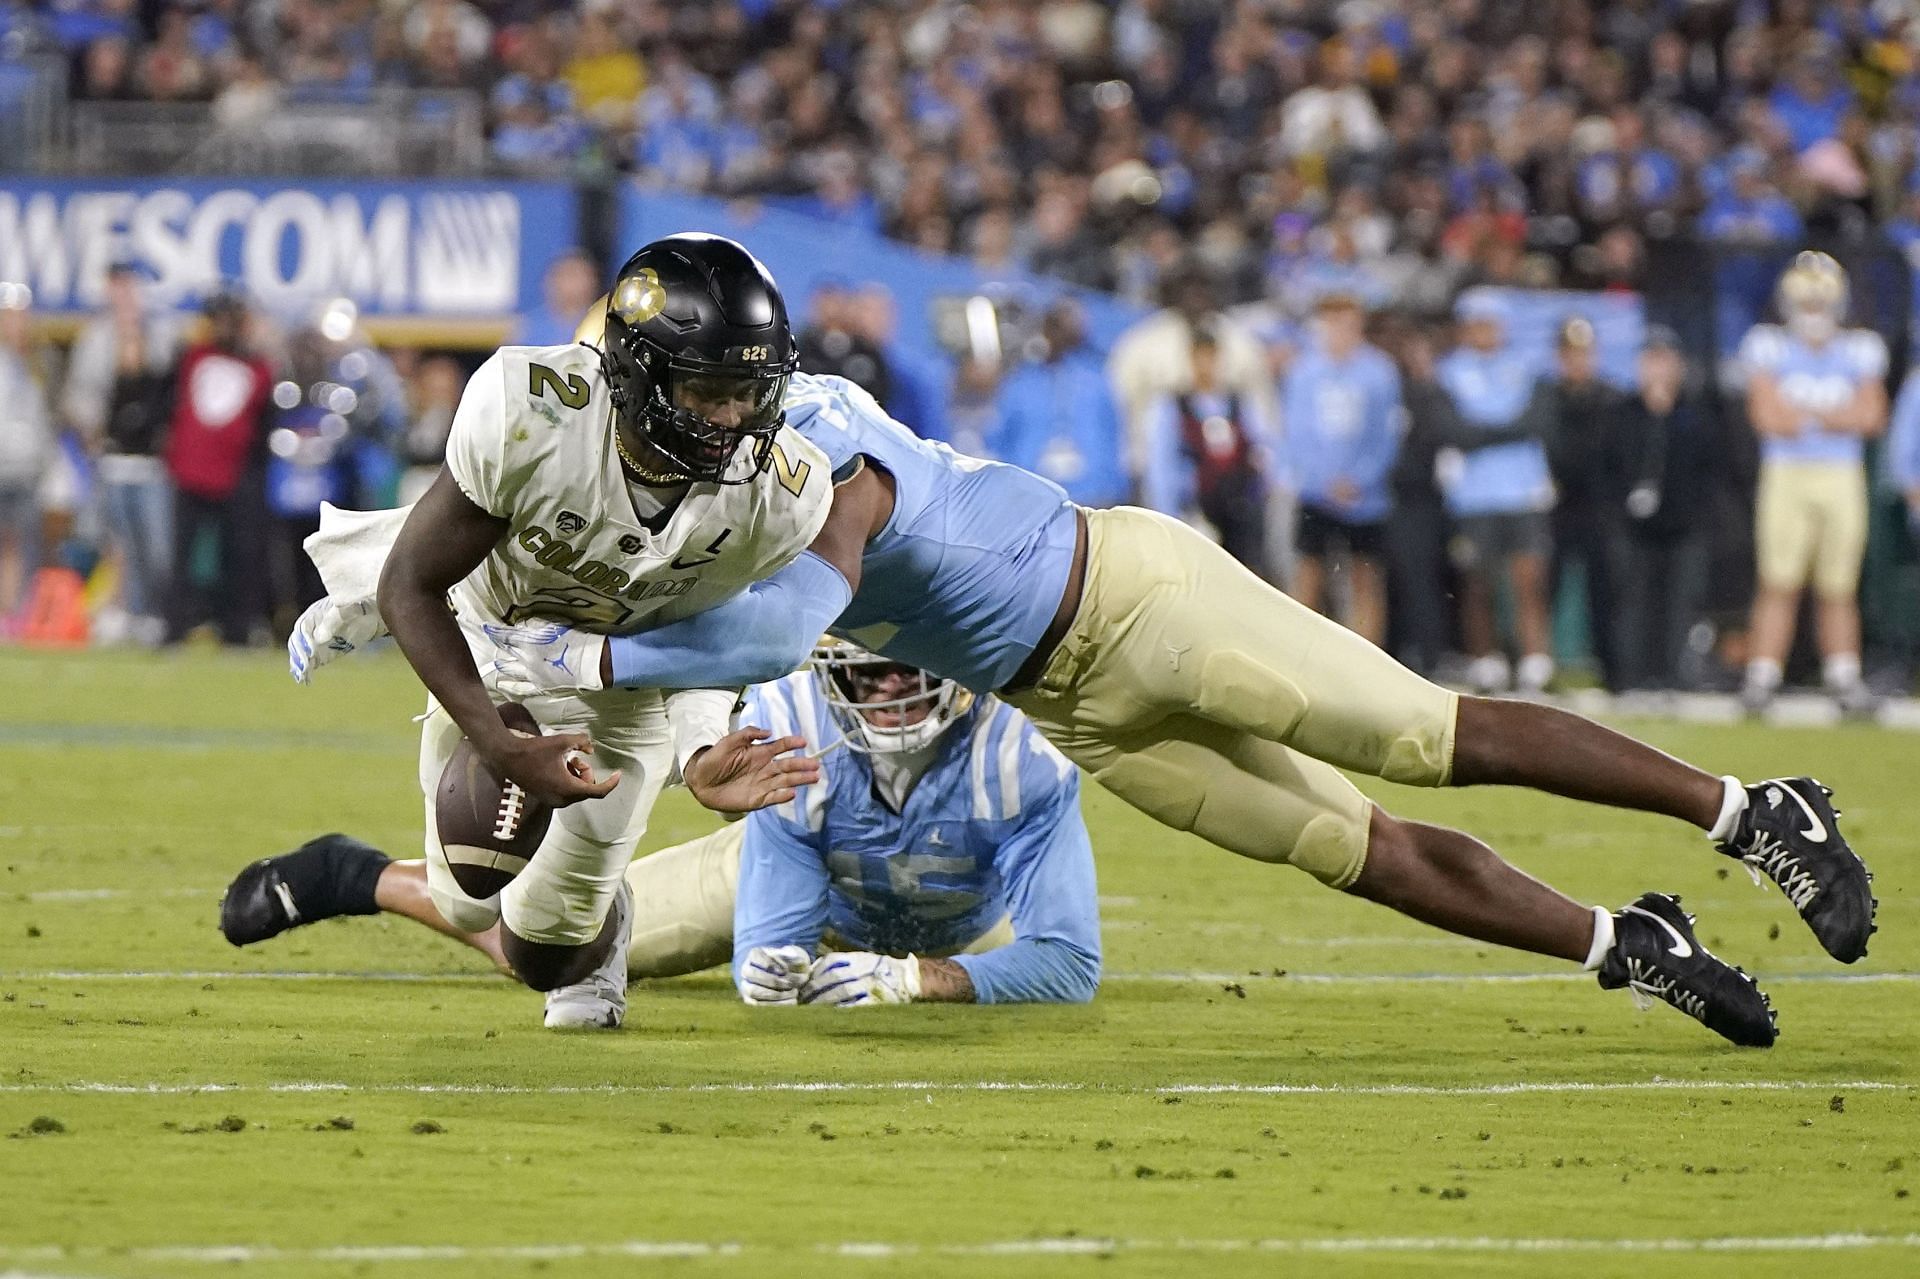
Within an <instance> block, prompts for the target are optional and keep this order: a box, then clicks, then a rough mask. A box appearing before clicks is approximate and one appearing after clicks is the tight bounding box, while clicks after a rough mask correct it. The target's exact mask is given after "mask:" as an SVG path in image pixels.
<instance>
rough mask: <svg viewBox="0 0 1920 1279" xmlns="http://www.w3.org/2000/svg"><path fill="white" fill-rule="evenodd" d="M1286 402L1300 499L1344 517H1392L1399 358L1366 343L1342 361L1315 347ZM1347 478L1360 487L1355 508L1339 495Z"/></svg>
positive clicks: (1297, 367)
mask: <svg viewBox="0 0 1920 1279" xmlns="http://www.w3.org/2000/svg"><path fill="white" fill-rule="evenodd" d="M1283 397H1284V398H1283V406H1284V407H1283V409H1282V415H1283V416H1282V420H1283V421H1285V422H1286V424H1287V434H1286V453H1287V469H1288V472H1289V473H1290V474H1291V475H1292V477H1293V482H1294V485H1295V486H1296V491H1297V492H1298V493H1299V494H1300V500H1301V502H1303V503H1305V504H1306V505H1308V506H1312V507H1315V508H1317V509H1319V510H1322V511H1325V512H1327V513H1329V514H1333V515H1337V516H1339V517H1340V518H1341V519H1344V520H1351V521H1355V522H1359V523H1373V522H1375V521H1378V520H1383V519H1385V518H1386V517H1387V507H1388V505H1389V498H1388V496H1387V472H1388V471H1390V470H1391V469H1393V460H1394V458H1395V457H1396V456H1398V455H1399V452H1400V432H1401V416H1402V413H1401V405H1400V374H1399V372H1398V371H1397V370H1395V368H1394V367H1393V361H1391V360H1389V359H1388V358H1387V357H1386V356H1385V355H1383V354H1381V353H1380V351H1379V350H1378V349H1377V348H1375V347H1371V346H1367V345H1365V344H1362V345H1361V346H1359V347H1357V348H1355V349H1354V350H1353V351H1351V352H1349V353H1348V355H1347V357H1346V358H1345V359H1335V358H1334V357H1333V356H1332V355H1330V354H1328V352H1327V350H1326V348H1325V347H1324V346H1323V345H1322V344H1321V343H1319V342H1315V343H1314V344H1313V345H1312V346H1310V347H1309V348H1308V349H1307V350H1306V351H1305V352H1304V353H1302V354H1301V356H1300V358H1299V359H1297V360H1295V361H1294V363H1293V367H1292V368H1291V369H1290V370H1288V372H1287V383H1286V387H1285V390H1284V392H1283ZM1341 480H1345V481H1346V482H1347V483H1349V484H1352V485H1353V486H1354V488H1356V489H1358V490H1359V497H1358V499H1357V500H1356V501H1355V502H1354V503H1353V504H1352V505H1350V506H1349V505H1343V504H1342V503H1341V502H1339V501H1338V500H1337V499H1336V498H1335V497H1334V496H1333V489H1334V486H1335V485H1336V484H1337V483H1338V482H1340V481H1341Z"/></svg>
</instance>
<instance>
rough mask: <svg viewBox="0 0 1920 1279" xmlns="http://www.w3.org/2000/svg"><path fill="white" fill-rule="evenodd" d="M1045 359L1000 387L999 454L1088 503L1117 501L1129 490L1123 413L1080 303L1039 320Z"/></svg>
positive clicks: (995, 445) (1053, 309) (1058, 307)
mask: <svg viewBox="0 0 1920 1279" xmlns="http://www.w3.org/2000/svg"><path fill="white" fill-rule="evenodd" d="M1040 342H1041V347H1042V350H1041V357H1040V359H1039V360H1037V361H1035V362H1034V363H1031V364H1025V365H1022V366H1021V367H1019V368H1017V369H1015V370H1014V371H1013V372H1012V374H1011V375H1009V376H1008V378H1007V379H1006V381H1005V382H1004V383H1003V384H1002V385H1001V388H1000V427H999V431H998V433H997V434H996V435H995V437H994V438H993V439H991V440H989V441H988V444H989V447H991V448H992V449H993V450H994V452H995V454H996V455H997V456H999V457H1000V458H1001V459H1002V460H1004V461H1008V462H1011V463H1013V464H1014V465H1015V466H1022V467H1025V468H1026V469H1027V470H1029V471H1033V472H1035V473H1036V474H1039V475H1044V476H1046V477H1047V478H1048V479H1050V480H1052V481H1053V482H1054V483H1056V484H1058V485H1059V486H1060V487H1062V488H1064V489H1065V490H1067V496H1069V497H1071V498H1072V499H1073V500H1074V501H1076V502H1078V503H1080V504H1081V505H1082V506H1117V505H1119V504H1120V503H1122V502H1125V501H1126V500H1127V499H1128V498H1129V496H1130V495H1131V484H1130V483H1129V481H1128V477H1127V470H1126V466H1125V465H1124V463H1123V461H1122V459H1121V444H1120V415H1119V412H1118V410H1117V409H1116V408H1115V406H1114V402H1113V392H1112V391H1111V390H1110V389H1109V388H1108V386H1107V378H1106V372H1105V370H1104V368H1103V367H1102V365H1101V361H1100V357H1099V355H1098V354H1097V353H1096V352H1095V351H1093V350H1092V349H1091V348H1090V347H1088V345H1087V331H1086V317H1085V315H1084V314H1082V312H1081V310H1080V306H1079V304H1078V303H1076V302H1071V301H1061V302H1055V303H1054V304H1053V305H1052V306H1049V307H1048V308H1047V311H1046V314H1045V315H1044V316H1043V317H1042V318H1041V321H1040Z"/></svg>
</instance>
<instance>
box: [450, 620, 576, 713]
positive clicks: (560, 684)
mask: <svg viewBox="0 0 1920 1279" xmlns="http://www.w3.org/2000/svg"><path fill="white" fill-rule="evenodd" d="M460 629H461V630H462V631H464V632H465V633H466V636H467V647H468V648H470V649H472V650H473V664H474V665H475V666H476V667H478V668H479V671H480V678H481V679H483V680H485V681H487V683H488V684H490V685H492V687H493V688H494V690H495V691H497V692H499V693H500V694H502V695H503V696H505V697H506V698H507V699H508V700H509V701H515V702H520V701H525V700H526V699H527V698H529V697H539V696H542V695H545V694H550V693H575V692H579V691H581V690H586V691H588V692H593V691H595V690H597V689H599V688H600V654H601V651H602V650H603V649H605V648H606V646H607V637H606V636H604V635H595V634H593V633H592V632H591V631H577V630H575V629H573V628H572V627H571V626H567V625H565V624H564V623H561V622H530V623H528V624H527V625H525V626H507V625H504V624H502V623H499V622H486V621H481V620H480V619H478V618H471V617H462V618H461V619H460Z"/></svg>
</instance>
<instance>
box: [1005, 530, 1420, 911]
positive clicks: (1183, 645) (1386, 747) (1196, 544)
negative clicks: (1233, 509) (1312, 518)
mask: <svg viewBox="0 0 1920 1279" xmlns="http://www.w3.org/2000/svg"><path fill="white" fill-rule="evenodd" d="M1087 535H1088V546H1087V577H1086V587H1085V590H1084V592H1083V594H1082V596H1081V601H1080V608H1079V611H1078V613H1077V614H1076V616H1075V617H1074V621H1073V625H1072V626H1071V627H1070V628H1069V630H1068V632H1067V635H1066V637H1065V638H1064V639H1062V640H1061V642H1060V646H1059V648H1058V649H1057V650H1056V651H1055V652H1054V655H1053V657H1052V659H1051V660H1049V661H1048V663H1047V667H1046V670H1045V671H1044V672H1043V673H1042V675H1041V678H1040V680H1039V682H1038V684H1036V685H1035V686H1034V687H1033V688H1030V689H1025V690H1021V691H1018V692H1013V693H1003V694H1002V695H1001V696H1002V697H1003V698H1004V700H1006V701H1008V702H1011V703H1012V704H1013V705H1015V706H1017V707H1019V708H1020V709H1021V710H1022V711H1024V712H1025V713H1026V715H1027V717H1028V718H1029V719H1031V720H1032V721H1033V723H1034V725H1035V727H1037V728H1038V729H1039V730H1040V731H1041V733H1043V734H1045V736H1046V737H1047V739H1048V740H1049V741H1051V742H1052V743H1053V744H1054V745H1055V746H1057V747H1059V748H1060V750H1061V751H1062V752H1063V753H1064V754H1065V755H1066V756H1067V758H1068V759H1071V760H1072V761H1073V762H1074V763H1076V764H1078V765H1079V766H1080V767H1081V768H1083V769H1085V770H1086V771H1087V772H1088V773H1090V774H1092V775H1093V778H1094V780H1096V781H1098V782H1099V783H1100V784H1101V785H1102V786H1105V787H1106V788H1107V789H1108V790H1110V791H1112V792H1113V793H1114V794H1116V795H1118V796H1120V798H1122V799H1124V800H1126V801H1127V802H1128V803H1129V804H1131V805H1133V806H1134V807H1135V808H1138V809H1140V810H1141V811H1142V812H1144V813H1146V814H1147V815H1148V816H1150V817H1153V818H1155V819H1156V820H1158V821H1160V822H1163V823H1165V824H1166V825H1168V826H1171V827H1173V828H1174V829H1176V830H1185V831H1192V832H1193V833H1194V834H1196V835H1199V836H1200V837H1202V838H1203V839H1206V840H1208V841H1210V842H1211V843H1215V844H1218V845H1220V846H1221V847H1222V848H1227V849H1231V850H1233V851H1234V852H1236V853H1240V854H1242V855H1244V856H1247V857H1251V858H1254V859H1256V860H1258V861H1265V862H1281V861H1284V862H1290V863H1292V864H1293V865H1295V866H1298V867H1300V868H1301V869H1302V870H1304V871H1306V872H1307V873H1308V874H1310V875H1312V876H1313V877H1314V878H1316V879H1318V880H1320V881H1321V882H1322V883H1325V884H1329V885H1331V886H1333V887H1335V888H1345V887H1347V886H1348V885H1350V884H1351V883H1353V881H1354V880H1355V878H1357V877H1358V876H1359V874H1360V868H1361V866H1362V865H1363V864H1364V863H1365V861H1366V855H1367V831H1368V823H1369V819H1370V816H1371V811H1372V810H1371V806H1370V804H1369V802H1368V800H1367V798H1366V797H1365V796H1364V795H1362V794H1361V793H1360V792H1359V790H1358V789H1356V788H1355V787H1354V785H1353V783H1352V782H1350V781H1348V780H1347V779H1346V778H1345V777H1343V776H1342V775H1341V774H1340V772H1339V771H1338V769H1340V768H1348V769H1352V770H1354V771H1355V772H1360V773H1370V774H1373V775H1374V776H1376V777H1384V778H1386V779H1388V780H1389V781H1396V782H1405V783H1408V784H1410V785H1415V786H1442V785H1445V784H1446V782H1447V778H1448V774H1449V771H1450V769H1451V767H1452V762H1453V727H1454V717H1455V712H1456V709H1457V704H1458V698H1457V696H1456V695H1455V694H1453V693H1451V692H1449V691H1447V690H1446V689H1444V688H1441V687H1440V686H1439V685H1437V684H1432V683H1429V682H1428V681H1426V680H1424V679H1422V678H1420V677H1419V676H1418V675H1415V674H1414V673H1413V672H1412V671H1410V670H1408V669H1407V668H1406V667H1404V666H1402V665H1400V663H1398V662H1396V661H1394V660H1393V659H1392V658H1391V657H1388V656H1387V655H1386V654H1385V653H1383V652H1381V651H1380V650H1379V649H1377V648H1375V647H1374V646H1373V645H1371V644H1369V643H1367V642H1366V641H1365V640H1363V639H1361V638H1360V637H1359V636H1358V635H1355V634H1354V633H1353V632H1351V631H1349V630H1347V629H1346V628H1344V627H1342V626H1340V625H1339V624H1337V623H1335V622H1332V621H1329V620H1327V619H1326V618H1324V617H1321V616H1320V615H1319V614H1318V613H1315V612H1314V611H1313V610H1311V609H1309V608H1306V607H1305V606H1304V605H1301V604H1299V603H1298V602H1296V601H1294V600H1292V599H1290V598H1288V597H1287V596H1286V595H1284V594H1282V593H1281V592H1280V591H1277V590H1275V589H1274V588H1273V587H1271V586H1269V585H1267V584H1266V583H1265V582H1263V581H1261V580H1260V579H1259V578H1258V577H1256V576H1255V575H1254V574H1252V573H1251V572H1249V571H1247V570H1246V569H1245V568H1243V567H1242V566H1241V565H1240V564H1239V563H1238V562H1236V561H1235V560H1234V559H1233V558H1232V557H1231V556H1229V555H1228V554H1227V553H1226V552H1225V551H1223V550H1221V549H1220V547H1218V546H1216V545H1215V544H1214V543H1212V542H1210V541H1208V540H1207V539H1206V538H1204V537H1202V536H1201V535H1200V534H1199V533H1197V532H1195V531H1194V530H1192V529H1190V528H1188V527H1187V526H1186V525H1184V524H1182V523H1180V522H1179V521H1177V520H1173V519H1170V518H1168V517H1166V516H1164V515H1158V514H1155V513H1154V512H1151V511H1144V510H1139V509H1137V508H1134V507H1119V508H1116V509H1113V510H1103V511H1088V512H1087ZM1336 766H1337V767H1336Z"/></svg>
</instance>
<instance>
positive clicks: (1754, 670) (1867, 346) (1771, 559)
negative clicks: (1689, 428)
mask: <svg viewBox="0 0 1920 1279" xmlns="http://www.w3.org/2000/svg"><path fill="white" fill-rule="evenodd" d="M1847 303H1848V288H1847V277H1846V272H1845V271H1843V270H1841V268H1840V264H1839V263H1837V262H1835V261H1834V260H1833V259H1832V258H1830V257H1828V256H1827V255H1826V254H1824V253H1802V254H1801V255H1800V256H1799V257H1797V258H1796V259H1794V263H1793V265H1792V266H1791V267H1789V268H1788V269H1787V271H1786V273H1785V274H1783V275H1782V276H1781V277H1780V289H1779V305H1780V315H1781V319H1782V321H1783V322H1782V323H1781V324H1778V325H1775V324H1761V325H1757V326H1755V328H1754V330H1753V331H1752V332H1751V333H1749V334H1748V335H1747V337H1746V340H1745V341H1744V342H1743V343H1741V347H1740V362H1741V364H1742V366H1743V368H1744V371H1745V373H1746V377H1747V419H1748V421H1750V422H1751V423H1752V424H1753V429H1754V430H1755V431H1756V432H1758V434H1759V436H1760V459H1761V460H1760V493H1759V497H1758V500H1757V505H1756V508H1755V511H1754V557H1755V559H1756V560H1757V561H1758V568H1759V586H1758V588H1757V589H1756V590H1755V592H1754V600H1753V625H1752V632H1751V636H1750V640H1749V646H1750V650H1751V657H1750V660H1749V661H1748V663H1747V677H1746V687H1745V689H1744V691H1743V697H1744V698H1745V700H1746V702H1747V704H1748V705H1749V706H1750V707H1753V708H1756V709H1757V708H1760V707H1763V706H1765V705H1766V703H1767V702H1768V701H1769V700H1770V699H1771V698H1772V696H1773V694H1774V692H1775V690H1776V689H1778V688H1779V686H1780V681H1781V677H1782V673H1783V668H1784V667H1785V664H1786V660H1787V653H1788V651H1789V650H1790V649H1791V647H1792V643H1793V634H1794V629H1795V625H1796V618H1797V615H1798V613H1799V609H1800V594H1801V592H1802V591H1803V590H1804V589H1805V588H1806V587H1807V585H1808V583H1809V582H1811V583H1812V585H1813V590H1814V597H1815V600H1816V615H1817V624H1818V634H1819V641H1820V654H1821V658H1822V669H1821V676H1822V680H1823V682H1824V683H1825V684H1826V687H1827V690H1828V691H1829V692H1830V693H1832V694H1833V696H1834V697H1835V698H1836V699H1838V700H1839V701H1840V703H1841V704H1842V706H1843V707H1845V708H1847V709H1861V708H1863V706H1864V703H1865V700H1866V693H1865V689H1864V685H1863V684H1862V682H1861V678H1860V607H1859V602H1858V599H1857V598H1856V590H1857V588H1858V586H1859V582H1860V561H1861V557H1862V555H1863V554H1864V553H1865V550H1866V542H1867V479H1866V472H1865V469H1864V456H1865V441H1866V440H1868V439H1870V438H1872V437H1874V436H1877V435H1879V434H1880V433H1881V432H1882V431H1883V430H1885V429H1886V425H1887V388H1886V375H1887V347H1886V343H1885V342H1884V341H1882V340H1881V338H1880V336H1879V334H1877V333H1874V332H1872V331H1871V330H1869V329H1849V328H1844V327H1842V326H1843V323H1844V321H1845V319H1846V315H1847Z"/></svg>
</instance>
